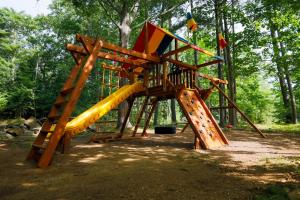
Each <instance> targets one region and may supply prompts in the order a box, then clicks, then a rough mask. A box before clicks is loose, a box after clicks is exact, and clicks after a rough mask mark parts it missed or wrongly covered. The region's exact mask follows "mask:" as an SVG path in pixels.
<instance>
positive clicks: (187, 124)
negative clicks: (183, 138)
mask: <svg viewBox="0 0 300 200" xmlns="http://www.w3.org/2000/svg"><path fill="white" fill-rule="evenodd" d="M189 125H190V124H189V123H186V124H185V125H184V127H183V128H182V130H181V131H180V133H183V132H184V131H185V129H187V127H189Z"/></svg>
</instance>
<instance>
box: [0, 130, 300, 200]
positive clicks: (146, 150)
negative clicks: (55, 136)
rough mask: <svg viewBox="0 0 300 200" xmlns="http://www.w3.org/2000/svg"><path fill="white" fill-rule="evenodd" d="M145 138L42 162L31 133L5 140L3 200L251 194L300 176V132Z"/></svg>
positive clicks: (78, 149) (79, 145)
mask: <svg viewBox="0 0 300 200" xmlns="http://www.w3.org/2000/svg"><path fill="white" fill-rule="evenodd" d="M150 135H151V137H150V138H148V139H143V140H126V141H117V142H111V143H105V144H86V143H85V142H86V141H87V138H86V137H80V138H77V139H75V140H74V141H73V147H72V149H71V150H70V153H69V154H65V155H61V154H57V155H55V158H54V161H53V163H52V166H51V167H49V168H48V169H46V170H42V169H37V168H36V167H35V166H34V165H33V164H32V163H28V162H25V161H24V158H25V157H26V154H27V152H28V150H29V146H30V144H31V142H32V140H33V138H32V137H30V136H20V137H18V138H17V139H14V140H8V141H7V140H6V141H0V163H1V165H0V168H1V169H0V199H1V200H4V199H51V200H52V199H63V200H69V199H70V200H71V199H72V200H74V199H75V200H76V199H109V200H112V199H136V200H140V199H149V200H150V199H159V200H161V199H172V200H174V199H180V200H184V199H214V200H215V199H253V197H254V196H255V194H256V193H257V192H259V191H260V190H261V188H264V187H266V186H267V185H268V184H292V185H295V187H297V185H299V183H300V175H299V167H300V136H296V135H294V136H293V135H284V134H268V138H267V139H262V138H260V137H259V136H258V135H256V134H255V133H253V132H243V131H231V132H227V133H226V135H227V137H228V138H229V140H230V145H229V146H224V147H221V148H219V149H215V150H209V151H198V152H197V151H194V150H192V149H191V147H192V142H193V135H192V133H191V131H190V130H188V131H186V133H184V134H177V135H152V134H150Z"/></svg>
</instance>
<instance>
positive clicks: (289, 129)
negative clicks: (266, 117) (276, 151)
mask: <svg viewBox="0 0 300 200" xmlns="http://www.w3.org/2000/svg"><path fill="white" fill-rule="evenodd" d="M257 126H258V128H259V129H260V130H262V131H263V132H273V133H274V132H275V133H294V134H300V124H259V125H257Z"/></svg>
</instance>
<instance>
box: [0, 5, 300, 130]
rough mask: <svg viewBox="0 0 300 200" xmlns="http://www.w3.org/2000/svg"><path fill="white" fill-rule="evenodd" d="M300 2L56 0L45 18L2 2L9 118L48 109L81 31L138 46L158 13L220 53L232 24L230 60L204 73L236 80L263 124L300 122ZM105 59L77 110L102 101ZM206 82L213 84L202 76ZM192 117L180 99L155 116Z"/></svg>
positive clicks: (229, 116) (187, 57) (0, 38)
mask: <svg viewBox="0 0 300 200" xmlns="http://www.w3.org/2000/svg"><path fill="white" fill-rule="evenodd" d="M299 10H300V4H299V3H298V1H297V0H289V1H285V0H276V1H275V0H248V1H237V0H201V1H200V0H189V1H187V0H185V1H184V0H168V1H164V0H163V1H158V0H151V1H146V0H128V1H125V0H115V1H101V0H87V1H79V0H54V1H53V2H52V3H51V5H50V13H49V14H47V15H38V16H36V17H32V16H29V15H26V14H24V13H22V12H16V11H14V10H12V9H8V8H1V9H0V91H1V92H0V113H1V118H15V117H24V118H28V117H29V116H35V117H37V118H43V117H46V116H47V114H48V112H49V110H50V107H51V105H52V104H53V102H54V100H55V98H56V96H57V94H58V92H59V91H60V89H61V87H62V85H63V83H64V81H65V80H66V78H67V76H68V74H69V72H70V69H71V67H72V66H73V65H74V61H73V59H72V56H71V55H70V54H69V53H68V52H67V51H66V50H65V44H66V43H73V42H75V37H74V36H75V34H76V33H80V34H86V35H89V36H92V37H101V38H103V39H105V40H106V41H109V42H111V43H114V44H119V45H121V46H123V47H127V48H131V47H132V46H133V44H134V42H135V40H136V38H137V36H138V34H139V33H140V31H141V28H142V26H143V24H144V22H145V21H151V22H153V23H155V24H157V25H159V26H161V27H163V28H166V29H169V30H170V31H171V32H173V33H177V34H178V35H180V36H182V37H184V38H187V40H189V41H191V42H194V43H195V44H197V45H198V46H200V47H202V48H204V49H207V50H210V51H213V52H217V46H218V45H217V33H219V32H222V34H223V35H224V37H225V39H226V41H227V42H228V44H229V45H228V46H227V47H226V48H225V49H224V50H221V51H220V54H221V55H222V56H223V57H224V58H225V63H224V64H223V65H221V66H217V65H215V66H212V67H209V68H206V69H201V70H200V72H201V73H205V74H209V75H211V76H215V77H220V78H224V79H227V80H228V81H229V84H228V86H226V87H224V88H223V89H224V90H225V91H226V93H227V94H228V95H229V96H230V97H231V98H232V99H234V100H235V101H236V103H237V104H238V105H239V107H240V108H241V109H242V110H243V111H244V112H245V113H246V114H247V115H248V116H249V117H250V118H251V119H252V120H253V121H254V122H255V123H260V124H271V123H285V124H288V123H292V124H296V123H297V121H298V119H299V115H298V113H299V112H300V68H299V65H300V20H299V19H300V12H299ZM187 12H192V14H193V17H194V19H195V20H196V21H197V23H198V29H197V31H195V32H193V33H191V32H189V31H188V30H187V28H186V26H185V25H186V14H187ZM195 56H196V57H197V62H198V63H202V62H204V61H205V59H206V57H204V56H201V55H194V54H192V53H191V54H188V53H187V54H184V55H182V56H181V57H180V59H181V60H183V61H189V62H192V63H193V62H195V61H194V58H195ZM101 62H102V61H99V62H98V63H97V65H96V66H95V68H94V69H93V73H92V74H91V75H90V77H89V80H88V82H87V84H86V86H85V89H84V92H83V94H82V95H81V98H80V101H79V102H78V105H77V107H76V110H75V112H74V114H73V115H77V114H79V113H81V112H82V111H84V110H86V109H87V108H89V107H90V106H91V105H93V104H95V103H96V102H97V101H98V100H99V91H100V83H101V78H102V77H101V74H102V68H101ZM198 84H199V85H200V86H202V87H205V86H206V87H207V86H208V85H207V84H206V83H204V82H203V81H202V80H199V83H198ZM137 103H139V102H137ZM207 103H208V105H210V106H212V107H213V106H215V107H216V106H219V105H226V104H227V102H225V100H224V99H222V98H219V96H218V93H217V92H216V93H214V95H213V96H212V98H210V100H208V102H207ZM137 112H138V110H137V109H136V110H135V111H134V112H133V116H132V118H134V113H137ZM172 113H173V114H172ZM214 114H215V116H216V117H217V118H218V119H219V121H220V123H221V124H223V126H225V125H226V124H234V125H236V123H237V124H238V125H243V123H242V120H241V119H240V118H239V116H237V115H236V113H235V112H233V111H230V112H228V111H225V110H221V111H214ZM108 117H116V116H108ZM182 118H183V115H182V113H181V112H180V109H179V105H178V104H176V103H175V102H171V101H170V102H169V101H165V102H161V103H160V105H159V108H158V109H157V110H156V114H155V117H154V124H165V123H175V122H176V121H177V122H179V121H182V120H184V119H182Z"/></svg>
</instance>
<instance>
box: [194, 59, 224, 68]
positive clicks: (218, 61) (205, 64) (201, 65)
mask: <svg viewBox="0 0 300 200" xmlns="http://www.w3.org/2000/svg"><path fill="white" fill-rule="evenodd" d="M220 62H223V60H212V61H209V62H206V63H202V64H200V65H196V67H197V69H199V68H202V67H206V66H209V65H213V64H217V63H220Z"/></svg>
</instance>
